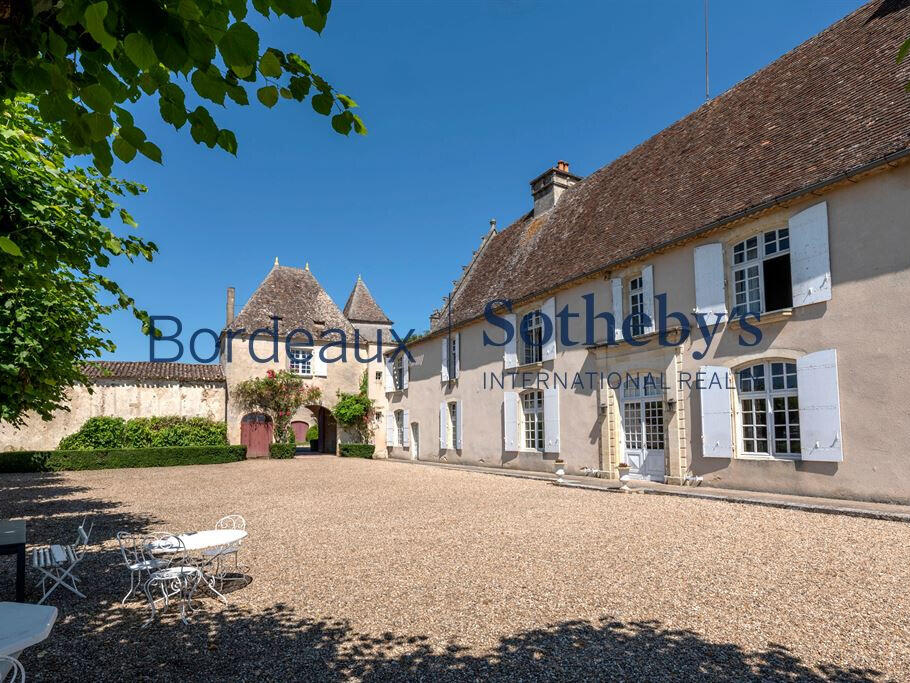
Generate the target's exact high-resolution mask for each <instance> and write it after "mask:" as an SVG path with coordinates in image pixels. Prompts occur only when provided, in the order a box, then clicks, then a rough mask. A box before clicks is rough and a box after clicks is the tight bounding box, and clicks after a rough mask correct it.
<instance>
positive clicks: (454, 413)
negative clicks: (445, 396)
mask: <svg viewBox="0 0 910 683" xmlns="http://www.w3.org/2000/svg"><path fill="white" fill-rule="evenodd" d="M457 447H458V404H457V403H456V402H455V401H452V402H451V403H449V448H457Z"/></svg>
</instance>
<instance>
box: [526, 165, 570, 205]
mask: <svg viewBox="0 0 910 683" xmlns="http://www.w3.org/2000/svg"><path fill="white" fill-rule="evenodd" d="M579 180H581V178H579V177H578V176H577V175H574V174H572V173H569V164H568V163H567V162H565V161H558V162H556V166H555V167H554V168H551V169H548V170H546V171H544V172H543V173H541V174H540V175H539V176H537V177H536V178H534V180H532V181H531V195H532V196H533V197H534V215H535V216H539V215H540V214H542V213H543V212H544V211H549V210H550V209H552V208H553V207H554V206H556V202H558V201H559V197H560V196H561V195H562V193H563V192H565V191H566V190H568V189H569V188H570V187H572V186H573V185H574V184H575V183H577V182H578V181H579Z"/></svg>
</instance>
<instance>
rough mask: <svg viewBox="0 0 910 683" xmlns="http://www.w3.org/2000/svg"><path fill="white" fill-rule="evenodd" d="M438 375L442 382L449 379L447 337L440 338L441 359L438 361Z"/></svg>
mask: <svg viewBox="0 0 910 683" xmlns="http://www.w3.org/2000/svg"><path fill="white" fill-rule="evenodd" d="M439 372H440V376H441V377H442V381H443V382H448V381H449V338H448V336H446V337H443V338H442V361H441V363H440V369H439Z"/></svg>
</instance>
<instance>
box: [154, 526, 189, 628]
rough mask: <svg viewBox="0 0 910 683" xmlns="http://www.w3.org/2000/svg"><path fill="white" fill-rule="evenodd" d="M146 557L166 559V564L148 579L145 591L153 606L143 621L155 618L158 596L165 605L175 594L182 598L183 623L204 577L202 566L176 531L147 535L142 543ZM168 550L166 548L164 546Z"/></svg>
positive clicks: (163, 560)
mask: <svg viewBox="0 0 910 683" xmlns="http://www.w3.org/2000/svg"><path fill="white" fill-rule="evenodd" d="M140 547H141V548H142V553H143V557H144V559H146V560H156V561H158V562H163V563H166V566H163V567H161V568H160V569H157V570H155V571H153V572H152V573H151V574H150V575H149V578H148V580H147V581H146V582H145V595H146V597H147V598H148V601H149V607H150V608H151V610H152V614H151V616H150V617H149V618H148V620H147V621H146V622H145V623H144V624H143V625H142V628H145V627H147V626H149V625H150V624H151V623H152V622H153V621H154V620H155V615H156V613H157V610H156V609H155V601H156V600H162V599H163V600H164V605H165V607H166V606H167V605H169V604H170V600H171V598H172V597H174V596H177V597H179V599H180V620H181V621H182V622H183V623H184V624H188V623H189V621H188V620H187V618H186V613H187V611H188V610H189V611H192V610H193V604H192V600H193V593H195V592H196V587H197V586H198V585H199V582H200V581H202V580H203V576H202V570H201V569H200V568H199V567H197V566H195V565H194V564H193V562H192V560H191V559H190V557H189V554H188V553H187V550H186V545H184V543H183V541H182V540H181V539H180V537H179V536H177V535H176V534H171V533H168V532H156V533H152V534H150V535H148V536H146V537H145V538H144V539H143V540H142V543H141V545H140ZM165 548H166V550H163V549H165ZM155 589H160V590H161V598H153V597H152V593H153V592H154V591H155Z"/></svg>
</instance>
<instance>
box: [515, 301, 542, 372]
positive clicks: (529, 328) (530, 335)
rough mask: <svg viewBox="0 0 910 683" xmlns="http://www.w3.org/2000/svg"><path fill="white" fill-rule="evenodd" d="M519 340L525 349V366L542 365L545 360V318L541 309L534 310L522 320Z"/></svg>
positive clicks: (523, 356)
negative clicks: (531, 364)
mask: <svg viewBox="0 0 910 683" xmlns="http://www.w3.org/2000/svg"><path fill="white" fill-rule="evenodd" d="M519 338H520V340H521V345H522V348H523V351H522V362H523V363H524V364H525V365H527V364H529V363H540V362H541V361H542V360H543V316H541V314H540V309H536V310H533V311H531V312H530V313H528V314H526V315H525V316H524V317H523V318H522V320H521V329H520V332H519Z"/></svg>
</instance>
